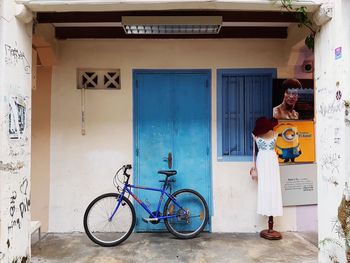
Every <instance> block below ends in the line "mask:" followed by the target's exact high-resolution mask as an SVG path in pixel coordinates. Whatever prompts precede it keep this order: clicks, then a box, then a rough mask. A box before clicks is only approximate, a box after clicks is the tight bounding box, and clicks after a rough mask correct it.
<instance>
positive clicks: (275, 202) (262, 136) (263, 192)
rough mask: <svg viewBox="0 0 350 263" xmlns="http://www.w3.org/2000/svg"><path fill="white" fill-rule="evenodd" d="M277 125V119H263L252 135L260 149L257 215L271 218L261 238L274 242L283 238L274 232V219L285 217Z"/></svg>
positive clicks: (258, 120)
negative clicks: (276, 149) (276, 148)
mask: <svg viewBox="0 0 350 263" xmlns="http://www.w3.org/2000/svg"><path fill="white" fill-rule="evenodd" d="M277 124H278V122H277V120H276V119H271V120H269V119H267V118H265V117H261V118H259V119H257V120H256V124H255V128H254V130H253V134H252V136H253V139H254V147H255V143H256V146H257V148H258V155H257V157H256V162H254V168H255V169H256V171H257V174H258V178H259V179H258V205H257V213H258V214H260V215H263V216H268V217H269V222H268V225H269V229H267V230H263V231H261V232H260V236H261V237H264V238H267V239H273V240H275V239H281V238H282V236H281V234H280V233H279V232H277V231H275V230H273V217H274V216H282V215H283V207H282V193H281V181H280V170H279V164H278V158H277V154H276V152H275V144H276V139H277V134H276V133H275V132H274V131H273V128H274V127H275V126H276V125H277ZM254 160H255V158H254Z"/></svg>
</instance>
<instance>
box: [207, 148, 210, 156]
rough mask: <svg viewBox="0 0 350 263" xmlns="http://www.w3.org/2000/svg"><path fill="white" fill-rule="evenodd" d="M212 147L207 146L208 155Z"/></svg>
mask: <svg viewBox="0 0 350 263" xmlns="http://www.w3.org/2000/svg"><path fill="white" fill-rule="evenodd" d="M209 152H210V149H209V147H207V155H209Z"/></svg>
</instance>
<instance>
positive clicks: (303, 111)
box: [272, 78, 314, 120]
mask: <svg viewBox="0 0 350 263" xmlns="http://www.w3.org/2000/svg"><path fill="white" fill-rule="evenodd" d="M272 104H273V117H274V118H276V119H279V120H313V119H314V81H313V80H312V79H293V78H291V79H274V81H273V91H272Z"/></svg>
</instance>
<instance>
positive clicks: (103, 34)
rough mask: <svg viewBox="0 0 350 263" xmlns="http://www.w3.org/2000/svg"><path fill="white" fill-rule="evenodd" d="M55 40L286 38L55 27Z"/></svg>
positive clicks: (236, 31) (229, 31)
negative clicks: (159, 33)
mask: <svg viewBox="0 0 350 263" xmlns="http://www.w3.org/2000/svg"><path fill="white" fill-rule="evenodd" d="M55 34H56V38H57V39H78V38H85V39H86V38H106V39H110V38H122V39H211V38H279V39H285V38H287V35H288V33H287V27H222V28H221V30H220V33H219V34H206V35H192V34H191V35H128V34H125V32H124V30H123V28H122V27H56V29H55Z"/></svg>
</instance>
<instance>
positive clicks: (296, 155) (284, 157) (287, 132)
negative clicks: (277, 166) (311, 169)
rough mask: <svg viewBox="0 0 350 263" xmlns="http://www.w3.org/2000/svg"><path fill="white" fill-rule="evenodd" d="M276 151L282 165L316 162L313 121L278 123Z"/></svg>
mask: <svg viewBox="0 0 350 263" xmlns="http://www.w3.org/2000/svg"><path fill="white" fill-rule="evenodd" d="M274 131H275V132H276V133H277V134H278V137H277V141H276V146H275V151H276V153H277V156H278V160H279V162H280V163H313V162H315V133H314V123H313V121H278V125H277V126H276V127H275V128H274Z"/></svg>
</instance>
